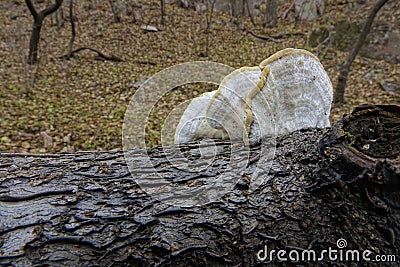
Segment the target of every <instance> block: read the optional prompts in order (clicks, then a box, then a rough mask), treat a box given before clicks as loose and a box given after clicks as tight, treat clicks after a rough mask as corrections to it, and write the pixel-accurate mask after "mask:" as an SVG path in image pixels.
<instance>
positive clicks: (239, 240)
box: [0, 106, 400, 266]
mask: <svg viewBox="0 0 400 267" xmlns="http://www.w3.org/2000/svg"><path fill="white" fill-rule="evenodd" d="M399 110H400V108H399V107H396V106H364V107H362V108H359V109H358V110H356V111H355V112H354V113H353V114H351V115H349V116H347V117H345V118H344V119H342V120H340V121H339V122H338V123H336V124H335V125H334V126H333V127H332V129H331V130H329V131H328V132H326V133H323V131H322V130H316V129H308V130H300V131H297V132H294V133H292V134H290V135H287V136H284V137H280V138H278V140H277V141H278V142H277V148H276V153H275V157H274V159H273V161H272V162H271V165H270V166H271V168H270V169H269V170H268V169H265V171H261V172H260V173H259V175H260V177H263V179H264V182H263V183H262V184H261V186H260V187H259V188H258V189H257V190H256V191H254V192H252V193H249V192H248V187H247V186H246V179H247V178H246V177H248V176H250V175H251V174H252V173H254V172H255V170H256V168H257V164H258V159H259V158H260V156H261V155H260V153H261V148H260V147H252V148H251V152H250V159H249V160H248V162H247V167H246V168H245V170H244V171H243V173H242V174H241V175H242V176H243V180H240V181H238V183H237V184H236V185H235V186H234V187H233V189H232V190H231V191H230V192H229V193H228V194H226V195H224V196H223V197H222V198H221V199H217V200H215V201H212V202H209V203H207V204H205V205H200V206H194V207H185V206H184V205H183V206H171V205H169V204H167V203H166V202H163V201H158V200H155V199H154V198H152V196H150V195H148V194H147V193H146V192H144V191H143V190H142V189H141V187H140V186H139V185H138V183H137V182H136V181H137V179H138V178H139V177H141V178H146V177H148V178H149V179H150V178H151V177H152V176H153V175H154V172H153V171H152V170H150V169H148V168H147V166H146V164H145V163H144V162H143V157H144V155H146V154H147V155H148V156H149V157H150V159H151V162H152V165H153V166H154V168H155V169H156V171H157V173H158V174H159V175H161V176H162V177H164V178H165V179H168V181H170V182H171V183H176V184H180V185H182V184H188V185H189V184H192V185H195V184H196V181H199V182H200V181H202V179H203V180H207V179H217V178H218V177H221V175H226V176H227V177H228V176H229V175H230V172H229V171H230V165H229V162H230V160H231V159H230V157H231V156H232V154H233V155H234V154H235V151H236V150H237V149H239V148H240V145H238V144H229V143H223V142H219V143H217V144H216V147H217V148H218V151H220V152H219V153H218V155H217V157H216V158H215V159H214V160H213V162H212V163H211V165H210V166H209V167H207V168H205V169H203V170H201V171H199V172H192V171H183V170H180V169H177V168H176V167H175V166H173V164H172V163H171V162H173V161H174V158H172V160H171V158H169V159H168V158H167V155H168V154H170V153H171V150H172V149H173V147H164V148H162V147H157V148H151V149H147V150H144V149H135V150H131V151H129V154H130V155H132V161H131V162H134V166H133V167H134V168H136V171H135V172H134V176H131V173H130V172H129V170H128V167H127V165H128V161H126V160H125V158H124V154H123V152H120V151H104V152H81V153H76V154H55V155H54V154H47V155H34V154H13V153H2V154H0V214H1V216H0V238H1V239H0V240H1V241H0V264H3V265H6V266H7V265H13V266H14V265H16V266H31V265H50V266H127V265H129V266H155V265H159V266H194V265H197V266H255V265H261V264H266V263H269V264H272V265H273V266H288V264H289V263H288V262H292V264H294V265H301V264H303V265H304V264H305V265H307V264H312V265H313V266H327V265H330V266H332V265H335V266H348V264H349V262H346V261H339V260H334V259H329V258H328V257H325V258H324V260H323V261H322V262H316V261H313V262H312V263H307V262H302V261H298V262H293V261H290V260H289V259H288V262H280V261H278V260H277V258H276V254H275V257H272V258H271V260H270V259H269V258H267V259H266V260H265V261H264V262H261V261H260V260H259V259H258V258H257V254H259V255H261V254H263V253H264V252H263V251H264V250H265V248H266V247H267V249H268V251H271V250H276V251H277V250H279V249H282V250H285V251H287V252H288V251H297V252H298V253H300V254H301V253H302V251H307V250H311V249H313V250H315V251H317V252H321V251H322V250H323V249H328V248H329V247H332V249H338V247H337V241H338V240H339V239H344V240H346V241H347V247H346V248H347V249H350V250H359V251H363V250H366V249H368V250H371V251H372V255H378V254H379V255H393V256H394V259H395V260H396V261H397V262H381V264H380V266H394V265H395V264H398V263H399V261H400V258H399V250H398V247H399V244H400V243H399V242H400V188H399V184H400V182H399V181H400V164H399V159H400V158H399V151H398V150H396V149H398V147H394V149H393V151H387V152H388V153H386V154H384V155H383V154H380V153H376V156H374V154H373V153H372V152H374V151H384V150H385V149H386V148H387V146H385V144H386V143H387V142H385V141H384V140H382V142H376V143H373V145H372V148H371V149H370V150H369V152H368V154H362V153H360V151H358V150H357V149H358V147H359V146H360V145H361V144H363V143H362V142H364V141H365V140H364V139H362V138H361V139H357V140H353V139H352V136H353V137H354V136H356V134H357V132H356V131H357V129H359V128H360V127H359V126H360V125H366V127H368V126H371V127H372V126H373V125H375V126H376V127H377V128H376V129H375V128H374V129H373V130H374V131H372V132H371V131H367V133H370V132H371V135H376V134H378V132H379V133H381V134H382V135H381V136H369V137H366V138H367V139H368V138H370V137H371V138H389V136H390V138H391V139H390V143H396V142H397V144H400V137H399V134H398V127H399V125H400V112H399ZM377 117H379V118H380V122H379V123H377V122H376V118H377ZM374 120H375V122H374ZM357 123H359V124H357ZM353 126H354V127H353ZM375 126H374V127H375ZM378 126H379V127H381V128H379V127H378ZM378 128H379V129H381V130H382V131H379V129H378ZM396 129H397V131H396ZM375 130H376V133H375ZM387 133H389V135H388V134H387ZM390 133H391V134H390ZM367 139H366V140H367ZM319 140H320V141H319ZM368 140H369V139H368ZM371 142H372V141H371ZM350 147H353V148H354V149H353V148H351V149H350ZM378 148H382V149H381V150H376V149H378ZM180 150H181V151H183V152H185V153H186V154H185V155H186V156H187V158H188V159H190V160H193V162H194V164H195V163H196V159H197V158H198V157H199V156H200V155H199V154H200V152H199V145H198V144H188V145H186V146H181V147H180ZM353 150H354V151H355V150H357V151H358V152H357V153H356V152H354V151H353ZM352 151H353V152H352ZM350 152H351V153H352V154H351V153H350ZM389 152H391V153H389ZM371 153H372V154H371ZM345 159H347V161H346V160H345ZM367 159H368V160H367ZM350 162H351V164H350ZM371 201H372V202H371ZM371 203H373V204H371ZM260 251H261V252H262V253H261V254H260V253H259V252H260ZM372 255H371V257H373V256H372ZM286 257H288V254H286ZM353 263H357V262H355V261H353ZM360 264H361V265H362V266H376V265H375V264H376V263H374V262H366V261H362V260H360ZM289 266H292V265H289Z"/></svg>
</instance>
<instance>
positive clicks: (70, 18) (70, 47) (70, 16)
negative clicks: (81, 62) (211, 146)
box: [66, 0, 76, 59]
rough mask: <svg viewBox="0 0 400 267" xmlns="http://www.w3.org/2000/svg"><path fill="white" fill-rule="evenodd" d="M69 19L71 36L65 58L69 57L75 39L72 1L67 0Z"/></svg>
mask: <svg viewBox="0 0 400 267" xmlns="http://www.w3.org/2000/svg"><path fill="white" fill-rule="evenodd" d="M69 1H70V2H69V21H70V23H71V38H70V39H69V43H68V53H67V57H66V58H67V59H70V58H71V57H72V47H73V45H74V41H75V35H76V33H75V17H74V1H73V0H69Z"/></svg>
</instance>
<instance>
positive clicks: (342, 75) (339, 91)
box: [334, 0, 388, 106]
mask: <svg viewBox="0 0 400 267" xmlns="http://www.w3.org/2000/svg"><path fill="white" fill-rule="evenodd" d="M387 1H388V0H378V1H377V2H376V3H375V5H374V7H373V8H372V10H371V13H370V14H369V16H368V18H367V21H366V22H365V24H364V27H363V29H362V32H361V34H360V36H359V37H358V39H357V41H356V43H355V44H354V46H353V48H352V50H351V52H350V54H349V56H348V57H347V59H346V61H345V62H344V63H343V64H342V66H341V67H340V72H339V76H338V82H337V85H336V92H335V97H334V104H335V105H336V106H342V105H343V103H344V93H345V89H346V84H347V77H348V75H349V72H350V67H351V64H352V63H353V61H354V59H355V58H356V56H357V54H358V52H359V51H360V49H361V47H362V45H363V43H364V41H365V38H367V35H368V33H369V31H370V29H371V26H372V23H373V22H374V19H375V16H376V14H377V13H378V11H379V10H380V9H381V8H382V6H383V5H384V4H385V3H386V2H387Z"/></svg>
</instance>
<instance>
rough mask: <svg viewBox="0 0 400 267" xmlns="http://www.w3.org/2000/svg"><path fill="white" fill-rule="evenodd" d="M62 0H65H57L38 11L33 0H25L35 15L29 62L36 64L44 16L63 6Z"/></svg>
mask: <svg viewBox="0 0 400 267" xmlns="http://www.w3.org/2000/svg"><path fill="white" fill-rule="evenodd" d="M62 2H63V0H55V2H54V3H53V4H52V5H51V6H49V7H47V8H45V9H43V10H42V11H40V12H37V11H36V8H35V7H34V5H33V4H32V1H31V0H25V3H26V5H27V6H28V8H29V11H30V12H31V14H32V16H33V25H32V33H31V38H30V41H29V55H28V64H35V63H36V62H37V57H38V46H39V40H40V30H41V29H42V25H43V20H44V18H45V17H46V16H48V15H50V14H51V13H53V12H55V11H56V10H57V9H58V8H59V7H60V6H61V4H62Z"/></svg>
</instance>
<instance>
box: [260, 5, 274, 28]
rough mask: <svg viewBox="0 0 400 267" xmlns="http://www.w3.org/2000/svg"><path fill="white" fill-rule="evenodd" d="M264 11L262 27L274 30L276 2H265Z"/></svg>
mask: <svg viewBox="0 0 400 267" xmlns="http://www.w3.org/2000/svg"><path fill="white" fill-rule="evenodd" d="M266 1H267V3H266V9H265V13H264V22H263V25H264V27H271V28H274V27H275V26H276V23H277V8H278V0H266Z"/></svg>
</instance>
